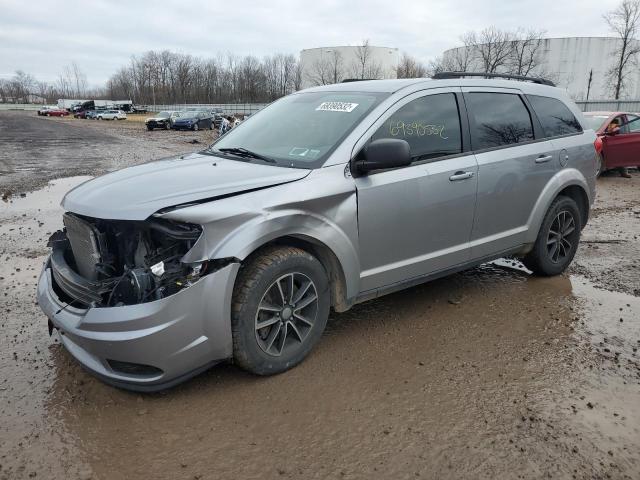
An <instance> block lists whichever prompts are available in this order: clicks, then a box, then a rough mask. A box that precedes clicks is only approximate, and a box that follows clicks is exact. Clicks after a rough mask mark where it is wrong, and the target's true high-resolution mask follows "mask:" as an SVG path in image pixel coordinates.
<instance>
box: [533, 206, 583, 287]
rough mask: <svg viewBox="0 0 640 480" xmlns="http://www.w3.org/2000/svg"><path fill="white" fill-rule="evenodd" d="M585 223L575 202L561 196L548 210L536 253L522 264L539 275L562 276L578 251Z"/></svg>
mask: <svg viewBox="0 0 640 480" xmlns="http://www.w3.org/2000/svg"><path fill="white" fill-rule="evenodd" d="M581 230H582V220H581V216H580V210H579V209H578V205H577V204H576V202H575V201H574V200H573V199H572V198H569V197H565V196H559V197H558V198H556V199H555V200H554V201H553V203H552V204H551V206H550V207H549V210H547V213H546V215H545V216H544V220H543V221H542V226H541V227H540V231H539V232H538V237H537V238H536V243H535V244H534V246H533V250H531V252H529V254H528V255H527V256H526V257H525V258H524V259H523V260H522V263H524V265H525V266H526V267H527V268H528V269H529V270H531V271H532V272H533V273H534V274H536V275H541V276H553V275H559V274H561V273H562V272H564V271H565V270H566V268H567V267H568V266H569V264H570V263H571V261H572V260H573V257H574V256H575V254H576V251H577V250H578V245H579V243H580V232H581Z"/></svg>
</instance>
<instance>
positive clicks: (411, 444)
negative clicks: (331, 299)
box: [0, 177, 640, 479]
mask: <svg viewBox="0 0 640 480" xmlns="http://www.w3.org/2000/svg"><path fill="white" fill-rule="evenodd" d="M86 179H87V177H76V178H69V179H63V180H57V181H54V182H51V183H50V184H49V186H48V187H46V188H45V189H43V190H42V191H37V192H34V193H32V194H27V195H26V196H25V197H20V196H17V197H11V199H9V201H8V202H0V259H1V260H2V262H0V272H1V273H0V277H2V278H0V289H1V290H2V292H3V293H2V294H1V295H0V312H2V313H3V315H2V320H0V324H1V330H0V399H1V401H0V479H5V478H6V479H14V478H94V479H120V478H122V479H125V478H127V479H130V478H157V479H165V478H166V479H175V478H200V479H225V478H229V479H236V478H243V479H244V478H256V479H258V478H260V479H264V478H347V479H348V478H353V479H356V478H358V479H359V478H367V479H370V478H385V479H386V478H409V477H411V478H438V479H441V478H455V479H465V478H469V479H477V478H531V479H533V478H535V479H538V478H549V477H552V478H574V477H575V478H638V477H639V476H640V448H639V446H640V434H639V432H638V425H639V423H640V422H638V418H640V417H639V415H640V412H639V411H638V405H640V391H639V388H640V387H639V385H640V383H639V382H640V377H638V369H637V366H638V363H637V361H638V357H637V355H638V353H637V347H638V346H640V343H638V340H640V331H639V326H638V319H639V318H640V299H639V298H637V297H635V296H633V295H631V294H627V293H623V292H624V291H627V290H623V291H622V292H614V291H609V290H605V289H601V288H597V287H596V284H595V283H594V282H593V281H592V280H591V278H589V277H586V276H582V275H577V274H576V275H573V276H571V277H568V276H559V277H554V278H535V277H531V276H530V275H528V273H527V272H526V270H525V269H523V268H522V267H521V266H520V265H519V263H518V262H515V261H512V260H510V259H503V260H501V261H498V262H495V263H493V264H487V265H484V266H482V267H480V268H477V269H473V270H471V271H468V272H464V273H461V274H457V275H453V276H451V277H448V278H445V279H442V280H439V281H436V282H432V283H430V284H426V285H422V286H418V287H415V288H412V289H410V290H407V291H403V292H399V293H396V294H393V295H389V296H387V297H383V298H380V299H377V300H375V301H371V302H367V303H365V304H362V305H359V306H357V307H355V308H354V309H352V310H351V311H349V312H346V313H344V314H339V315H338V314H334V315H332V318H331V321H330V323H329V325H328V328H327V331H326V333H325V335H324V337H323V339H322V341H321V342H320V344H319V346H318V348H317V349H316V350H315V351H314V352H313V354H312V355H311V356H310V357H309V358H308V359H307V360H306V361H305V362H304V363H303V364H302V365H300V366H299V367H297V368H296V369H294V370H292V371H290V372H288V373H286V374H283V375H279V376H276V377H268V378H258V377H253V376H250V375H247V374H245V373H244V372H242V371H240V370H238V369H236V368H235V367H233V366H232V365H220V366H218V367H215V368H214V369H212V370H210V371H208V372H206V373H205V374H203V375H200V376H199V377H197V378H195V379H193V380H192V381H190V382H188V383H186V384H184V385H182V386H179V387H177V388H175V389H172V390H170V391H168V392H164V393H162V394H156V395H135V394H131V393H128V392H123V391H120V390H116V389H114V388H111V387H108V386H106V385H104V384H102V383H101V382H99V381H98V380H96V379H95V378H93V377H92V376H90V375H89V374H87V373H86V372H84V371H83V370H82V369H81V368H80V367H79V366H78V365H77V363H76V362H75V361H74V360H73V359H72V358H71V357H70V356H69V355H68V354H67V353H66V351H65V350H64V349H63V348H62V346H61V345H60V344H59V343H58V342H57V341H56V340H55V338H50V337H49V336H48V335H47V330H46V319H45V317H44V315H42V313H41V312H40V311H39V309H38V307H37V305H35V300H34V291H35V282H36V278H35V277H36V276H37V275H38V273H39V271H40V268H41V265H42V261H43V259H44V255H45V254H46V248H45V244H46V240H47V238H48V236H49V234H50V233H51V232H53V231H54V230H56V229H57V228H60V226H61V217H60V215H61V209H60V207H59V201H60V199H61V198H62V195H63V194H64V193H65V192H66V190H68V189H69V188H71V187H73V186H74V185H76V184H78V183H80V182H82V181H84V180H86ZM622 213H624V212H622ZM622 213H621V215H622ZM621 218H624V217H621ZM611 221H612V222H614V223H615V224H617V223H618V222H620V223H619V224H620V225H621V226H622V227H624V225H627V224H630V222H629V221H625V222H622V221H621V220H620V219H614V220H611ZM610 226H611V224H610V223H607V221H602V222H601V223H598V222H594V226H593V229H592V230H591V233H589V232H586V233H589V234H590V235H591V234H592V235H593V238H600V237H599V236H600V235H604V234H611V229H610ZM588 228H590V227H588ZM603 228H604V229H605V230H602V229H603ZM634 242H635V240H634V238H633V235H631V236H630V237H629V241H628V242H627V243H630V244H632V248H635V243H634ZM606 245H610V244H606ZM611 245H614V246H615V244H611ZM583 247H584V246H583ZM583 247H581V250H580V252H579V254H578V258H577V260H578V263H579V264H580V268H583V269H584V270H585V271H587V272H591V270H590V269H591V268H593V269H594V271H596V270H595V269H597V268H599V267H598V265H599V264H598V263H597V262H596V261H595V259H596V258H599V257H608V256H609V255H611V256H616V255H617V250H606V251H604V252H603V251H600V252H598V253H601V254H602V255H600V256H598V255H593V258H594V260H591V258H592V256H591V255H592V253H593V252H590V251H588V248H583ZM607 248H610V247H609V246H608V247H607ZM611 248H613V247H611ZM605 260H606V259H605ZM605 260H602V259H600V260H599V261H605ZM627 260H628V261H631V259H630V258H627ZM606 261H613V260H606ZM594 265H595V266H594ZM629 268H631V267H628V268H627V269H629ZM17 269H19V270H17ZM594 275H595V274H594ZM618 278H621V277H618ZM610 288H611V287H610ZM614 289H615V288H611V290H614ZM620 318H622V319H623V321H622V322H621V321H620ZM634 342H636V343H635V344H634ZM634 348H636V350H634Z"/></svg>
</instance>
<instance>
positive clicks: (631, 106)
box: [0, 100, 640, 115]
mask: <svg viewBox="0 0 640 480" xmlns="http://www.w3.org/2000/svg"><path fill="white" fill-rule="evenodd" d="M267 105H269V104H268V103H181V104H174V105H147V106H146V108H147V111H149V112H160V111H163V110H175V111H180V112H182V111H185V110H204V109H214V108H220V109H222V111H223V112H224V114H225V115H234V114H242V115H250V114H252V113H256V112H257V111H259V110H261V109H262V108H264V107H266V106H267ZM576 105H578V107H579V108H580V109H581V110H582V111H583V112H599V111H601V112H640V100H589V101H588V102H584V101H578V102H576ZM41 107H42V105H38V104H33V103H29V104H22V103H0V110H38V109H39V108H41Z"/></svg>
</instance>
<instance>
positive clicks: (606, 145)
mask: <svg viewBox="0 0 640 480" xmlns="http://www.w3.org/2000/svg"><path fill="white" fill-rule="evenodd" d="M584 116H585V119H586V120H587V123H588V124H589V126H590V127H591V128H593V130H595V132H596V135H597V136H598V138H597V139H596V142H595V147H596V152H598V154H599V162H600V163H599V165H598V175H600V174H601V173H602V172H604V171H606V170H612V169H614V168H621V167H622V168H624V167H636V166H640V115H637V114H635V113H628V112H586V113H585V114H584Z"/></svg>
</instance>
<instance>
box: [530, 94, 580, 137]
mask: <svg viewBox="0 0 640 480" xmlns="http://www.w3.org/2000/svg"><path fill="white" fill-rule="evenodd" d="M527 99H528V100H529V102H531V106H532V107H533V111H534V112H536V115H537V117H538V120H540V123H541V124H542V129H543V131H544V136H545V137H557V136H558V135H570V134H572V133H580V132H582V126H581V125H580V122H578V120H577V119H576V117H575V116H574V115H573V113H571V110H569V109H568V108H567V106H566V105H565V104H564V103H562V102H561V101H560V100H558V99H556V98H550V97H542V96H539V95H527Z"/></svg>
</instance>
